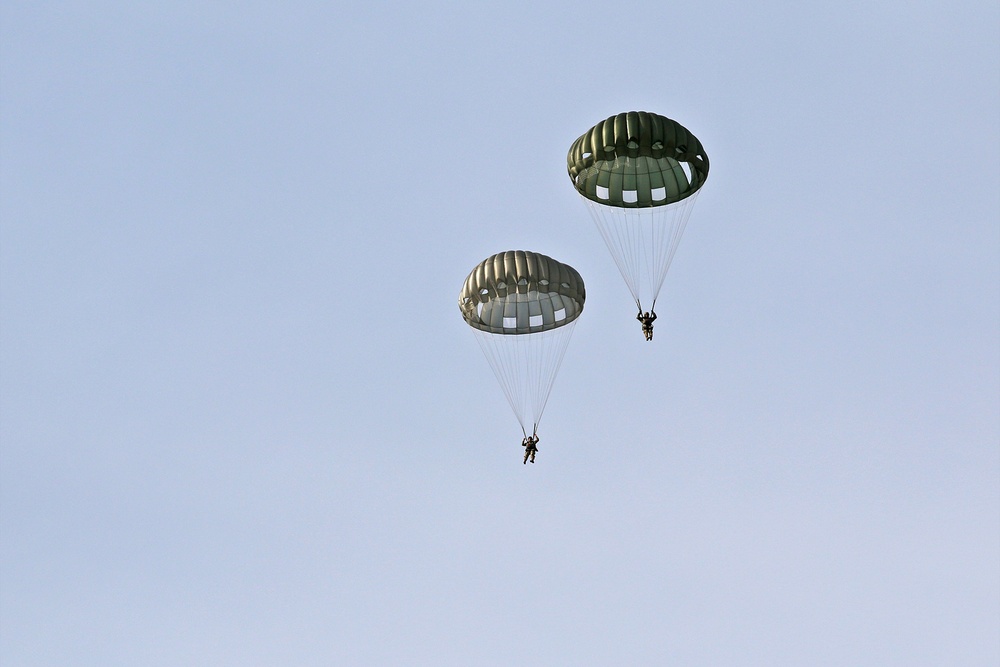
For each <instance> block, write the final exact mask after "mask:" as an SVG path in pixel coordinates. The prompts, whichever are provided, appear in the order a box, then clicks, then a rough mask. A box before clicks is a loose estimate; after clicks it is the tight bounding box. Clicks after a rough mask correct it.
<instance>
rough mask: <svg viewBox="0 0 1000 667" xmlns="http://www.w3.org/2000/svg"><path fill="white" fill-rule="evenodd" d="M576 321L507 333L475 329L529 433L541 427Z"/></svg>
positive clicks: (505, 391) (511, 405)
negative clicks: (547, 328)
mask: <svg viewBox="0 0 1000 667" xmlns="http://www.w3.org/2000/svg"><path fill="white" fill-rule="evenodd" d="M575 327H576V321H575V320H574V321H573V322H570V323H568V324H566V325H564V326H561V327H559V328H557V329H552V330H550V331H541V332H538V333H531V334H522V335H519V336H505V335H503V334H494V333H488V332H486V331H481V330H479V329H472V333H473V334H474V335H475V337H476V342H477V343H479V347H480V348H481V349H482V351H483V354H484V355H485V356H486V360H487V361H488V362H489V364H490V367H491V368H492V369H493V373H494V374H495V375H496V377H497V380H498V381H499V383H500V387H501V388H502V389H503V393H504V395H505V396H506V397H507V402H508V403H510V407H511V409H512V410H513V411H514V415H515V416H516V417H517V421H518V422H519V423H520V424H521V430H522V431H523V432H524V435H525V436H528V435H531V434H532V433H534V432H535V431H536V430H537V429H538V422H539V421H541V418H542V412H543V411H544V410H545V404H546V403H547V402H548V400H549V394H550V393H551V391H552V385H553V383H554V382H555V378H556V375H557V374H558V372H559V367H560V366H561V365H562V360H563V356H565V354H566V348H567V347H568V346H569V341H570V338H571V337H572V336H573V329H574V328H575Z"/></svg>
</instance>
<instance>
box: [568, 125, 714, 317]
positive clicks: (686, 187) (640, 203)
mask: <svg viewBox="0 0 1000 667" xmlns="http://www.w3.org/2000/svg"><path fill="white" fill-rule="evenodd" d="M566 163H567V164H566V166H567V170H568V171H569V177H570V179H572V181H573V185H574V187H576V191H577V192H578V193H579V194H580V196H581V197H582V198H583V201H584V202H585V203H586V204H587V208H588V209H589V210H590V214H591V217H592V218H593V220H594V224H595V225H596V226H597V229H598V231H599V232H600V234H601V237H602V238H603V239H604V243H605V244H606V245H607V246H608V250H609V251H610V252H611V256H612V257H613V258H614V261H615V264H616V265H617V266H618V270H619V271H620V272H621V274H622V277H623V278H624V279H625V283H626V285H628V289H629V291H630V292H631V293H632V298H633V299H635V302H636V305H638V306H639V312H640V314H641V313H642V310H643V304H646V306H647V307H648V309H649V310H653V308H654V306H655V305H656V297H657V296H658V295H659V293H660V288H661V287H662V286H663V281H664V279H665V278H666V276H667V270H668V269H669V268H670V263H671V261H672V260H673V257H674V253H675V252H676V251H677V246H678V244H679V243H680V240H681V235H682V234H683V233H684V227H685V226H686V225H687V221H688V217H689V216H690V215H691V209H692V208H693V206H694V202H695V199H697V195H698V192H699V191H700V189H701V186H702V185H704V183H705V179H706V178H708V155H707V154H706V153H705V149H704V148H702V145H701V142H699V141H698V139H697V138H695V136H694V135H693V134H691V133H690V132H689V131H688V130H687V129H686V128H684V127H683V126H682V125H681V124H680V123H677V122H676V121H673V120H670V119H669V118H666V117H664V116H660V115H657V114H654V113H647V112H645V111H631V112H629V113H620V114H618V115H617V116H611V117H610V118H608V119H607V120H603V121H601V122H600V123H598V124H597V125H595V126H594V127H592V128H590V129H589V130H587V132H585V133H584V134H583V136H581V137H580V138H579V139H577V140H576V141H575V142H573V145H572V147H571V148H570V150H569V154H568V155H567V157H566Z"/></svg>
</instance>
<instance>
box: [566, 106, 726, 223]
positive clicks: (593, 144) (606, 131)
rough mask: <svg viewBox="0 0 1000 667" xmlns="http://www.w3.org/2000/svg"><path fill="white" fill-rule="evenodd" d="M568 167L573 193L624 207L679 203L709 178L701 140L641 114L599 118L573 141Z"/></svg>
mask: <svg viewBox="0 0 1000 667" xmlns="http://www.w3.org/2000/svg"><path fill="white" fill-rule="evenodd" d="M566 163H567V164H566V167H567V169H568V171H569V176H570V178H571V179H573V184H574V185H575V187H576V190H577V192H579V193H580V194H581V195H583V196H584V197H586V198H587V199H590V200H592V201H595V202H597V203H599V204H607V205H609V206H620V207H622V208H648V207H650V206H665V205H667V204H672V203H674V202H678V201H680V200H682V199H684V198H686V197H689V196H691V195H692V194H694V193H695V192H697V191H698V189H699V188H700V187H701V186H702V184H703V183H704V182H705V179H706V178H708V156H707V155H706V154H705V150H704V149H703V148H702V146H701V142H700V141H698V139H697V138H696V137H695V136H694V135H693V134H691V133H690V132H688V130H687V129H686V128H685V127H684V126H683V125H681V124H680V123H678V122H676V121H673V120H670V119H669V118H667V117H665V116H660V115H658V114H655V113H647V112H645V111H630V112H628V113H620V114H618V115H617V116H611V117H610V118H608V119H607V120H602V121H601V122H600V123H598V124H597V125H595V126H594V127H592V128H590V129H589V130H587V132H585V133H584V134H583V136H581V137H580V138H579V139H577V140H576V141H574V142H573V146H572V147H571V148H570V149H569V154H568V155H567V156H566Z"/></svg>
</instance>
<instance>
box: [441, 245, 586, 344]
mask: <svg viewBox="0 0 1000 667" xmlns="http://www.w3.org/2000/svg"><path fill="white" fill-rule="evenodd" d="M585 299H586V291H585V289H584V285H583V278H581V277H580V274H579V273H577V271H576V269H574V268H573V267H571V266H569V265H567V264H563V263H561V262H557V261H556V260H554V259H552V258H551V257H547V256H545V255H542V254H539V253H536V252H529V251H526V250H508V251H507V252H501V253H497V254H496V255H493V256H492V257H488V258H487V259H485V260H484V261H483V262H482V263H480V264H479V266H477V267H476V268H474V269H473V270H472V272H471V273H470V274H469V277H468V278H466V280H465V286H464V287H463V288H462V292H461V294H460V295H459V298H458V305H459V308H461V310H462V317H464V318H465V321H466V322H468V323H469V326H471V327H473V328H475V329H479V330H480V331H485V332H487V333H494V334H514V335H516V334H528V333H536V332H540V331H551V330H552V329H557V328H559V327H561V326H564V325H566V324H569V323H570V322H572V321H573V320H575V319H576V318H577V317H579V316H580V313H581V312H583V302H584V300H585Z"/></svg>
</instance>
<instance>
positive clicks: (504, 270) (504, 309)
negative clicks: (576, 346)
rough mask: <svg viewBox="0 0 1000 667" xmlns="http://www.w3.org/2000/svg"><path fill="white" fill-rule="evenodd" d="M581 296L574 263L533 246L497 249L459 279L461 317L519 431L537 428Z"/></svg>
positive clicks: (577, 314) (583, 294) (580, 309)
mask: <svg viewBox="0 0 1000 667" xmlns="http://www.w3.org/2000/svg"><path fill="white" fill-rule="evenodd" d="M585 300H586V290H585V288H584V284H583V278H581V277H580V274H579V273H577V271H576V269H574V268H573V267H571V266H569V265H567V264H563V263H561V262H557V261H556V260H554V259H552V258H551V257H547V256H546V255H542V254H539V253H535V252H528V251H523V250H510V251H507V252H502V253H497V254H496V255H493V256H491V257H488V258H487V259H485V260H484V261H482V262H480V263H479V264H478V265H477V266H476V267H475V268H474V269H472V271H471V272H470V273H469V276H468V277H467V278H466V279H465V285H464V286H463V287H462V291H461V292H460V293H459V297H458V306H459V309H460V310H461V312H462V317H463V318H464V319H465V321H466V323H467V324H468V325H469V326H470V327H471V328H472V331H473V333H474V334H475V337H476V341H477V342H478V343H479V346H480V347H481V348H482V350H483V354H484V355H485V356H486V359H487V361H488V362H489V364H490V366H491V367H492V368H493V372H494V373H495V374H496V376H497V380H498V381H499V382H500V387H501V388H502V389H503V392H504V395H505V396H506V397H507V401H508V402H509V403H510V406H511V409H513V411H514V414H515V415H516V416H517V420H518V422H520V424H521V430H522V431H523V432H524V434H525V435H527V434H528V433H535V432H536V431H537V429H538V422H539V420H540V419H541V417H542V412H543V411H544V410H545V404H546V403H547V402H548V398H549V394H550V393H551V390H552V384H553V382H554V381H555V377H556V374H557V373H558V371H559V367H560V365H561V364H562V359H563V356H564V355H565V353H566V348H567V347H568V346H569V341H570V337H571V336H572V333H573V328H574V327H575V325H576V321H577V319H578V318H579V317H580V313H582V312H583V304H584V302H585Z"/></svg>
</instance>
